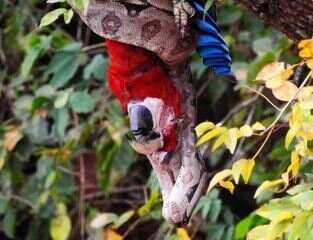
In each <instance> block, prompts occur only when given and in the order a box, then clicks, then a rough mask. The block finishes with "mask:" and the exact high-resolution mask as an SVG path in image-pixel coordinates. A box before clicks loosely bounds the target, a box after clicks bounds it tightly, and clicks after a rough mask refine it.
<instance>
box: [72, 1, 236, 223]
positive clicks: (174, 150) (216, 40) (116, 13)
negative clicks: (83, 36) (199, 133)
mask: <svg viewBox="0 0 313 240" xmlns="http://www.w3.org/2000/svg"><path fill="white" fill-rule="evenodd" d="M75 10H76V12H77V13H78V14H79V15H80V17H81V19H82V20H83V21H84V22H85V23H86V25H87V26H88V27H89V28H90V29H91V30H92V31H93V32H95V33H96V34H98V35H99V36H101V37H103V38H105V39H107V42H106V44H107V48H108V52H109V57H110V59H111V66H110V68H109V72H108V75H109V82H110V88H111V90H112V92H113V94H114V95H115V96H117V98H118V99H119V100H120V102H121V104H122V107H123V108H124V110H125V112H126V113H127V114H128V116H129V119H130V129H131V133H132V139H130V144H131V146H132V147H133V148H134V149H135V151H137V152H138V153H140V154H144V155H146V157H147V158H148V159H149V161H150V163H151V165H152V168H153V171H154V172H155V174H156V177H157V179H158V182H159V185H160V189H161V193H162V198H163V208H162V215H163V217H164V218H165V219H166V220H167V221H168V222H169V223H171V224H174V225H182V224H186V223H188V221H189V219H190V217H191V215H192V211H193V209H194V207H195V205H196V204H197V202H198V201H199V199H200V197H201V196H202V195H203V193H204V191H205V189H206V187H207V182H208V170H207V167H206V163H205V161H204V159H203V158H202V157H201V156H200V154H199V152H198V150H197V148H196V144H195V143H196V136H195V133H194V126H195V124H196V110H195V105H194V101H195V92H194V89H193V86H192V84H191V83H190V82H191V69H190V65H189V63H188V61H189V57H190V55H191V53H192V52H193V51H195V50H197V51H198V53H199V54H200V56H202V57H203V59H204V60H203V61H204V64H206V65H208V66H210V67H211V68H212V69H213V70H214V71H215V73H217V74H219V75H228V74H229V73H230V66H231V58H230V56H229V50H228V48H227V45H226V43H225V41H224V39H223V38H222V36H221V33H220V30H219V29H218V27H217V25H216V24H215V16H214V12H213V11H212V10H210V11H209V12H206V11H205V10H204V8H203V3H199V2H188V1H186V0H90V2H89V5H88V7H87V8H86V9H84V11H82V10H79V9H75ZM191 19H194V20H192V21H191ZM194 26H196V27H194ZM116 49H117V50H116ZM136 56H141V57H142V59H143V62H142V63H141V62H140V61H139V62H136V64H135V63H134V61H137V60H138V58H137V57H136ZM124 65H125V66H126V67H124ZM121 68H122V69H125V71H124V70H123V71H121V70H120V69H121ZM151 69H152V70H151ZM151 71H152V72H155V73H157V74H158V75H157V76H159V79H152V82H151V81H150V80H149V79H148V78H150V76H151V74H150V75H149V72H151ZM126 78H127V79H130V80H129V81H126V80H125V79H126ZM110 79H111V80H110ZM116 79H119V80H118V83H117V80H116ZM162 79H164V80H162ZM158 81H159V85H157V82H158ZM148 84H154V86H157V87H154V88H153V87H152V88H150V89H149V87H148V86H147V85H148ZM142 88H147V89H148V90H149V91H148V90H147V92H146V93H143V91H142ZM159 88H160V89H159ZM121 89H122V90H123V91H121ZM158 90H159V91H158ZM173 99H174V100H173ZM173 136H174V137H173ZM174 138H175V141H174V142H173V141H172V140H171V139H174Z"/></svg>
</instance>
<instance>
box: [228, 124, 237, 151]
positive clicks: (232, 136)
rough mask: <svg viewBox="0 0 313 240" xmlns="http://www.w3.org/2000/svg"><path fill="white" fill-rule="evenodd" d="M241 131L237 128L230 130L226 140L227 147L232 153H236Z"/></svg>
mask: <svg viewBox="0 0 313 240" xmlns="http://www.w3.org/2000/svg"><path fill="white" fill-rule="evenodd" d="M238 133H239V131H238V129H237V128H231V129H229V130H228V132H227V134H226V138H225V145H226V147H227V148H228V150H229V151H230V152H231V153H234V151H235V149H236V146H237V141H238V138H239V134H238Z"/></svg>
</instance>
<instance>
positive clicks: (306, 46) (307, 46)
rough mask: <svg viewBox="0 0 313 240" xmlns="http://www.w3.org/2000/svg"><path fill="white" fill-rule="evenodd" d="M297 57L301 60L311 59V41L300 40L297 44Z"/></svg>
mask: <svg viewBox="0 0 313 240" xmlns="http://www.w3.org/2000/svg"><path fill="white" fill-rule="evenodd" d="M298 48H299V49H300V52H299V56H300V57H302V58H313V39H306V40H302V41H301V42H300V43H299V44H298Z"/></svg>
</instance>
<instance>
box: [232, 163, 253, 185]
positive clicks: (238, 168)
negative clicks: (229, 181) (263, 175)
mask: <svg viewBox="0 0 313 240" xmlns="http://www.w3.org/2000/svg"><path fill="white" fill-rule="evenodd" d="M254 165H255V161H254V160H253V159H240V160H238V161H236V162H235V163H234V164H233V167H232V174H233V178H234V181H235V183H236V184H238V183H239V178H240V175H241V176H242V178H243V180H244V182H245V183H246V184H247V183H248V182H249V179H250V177H251V173H252V171H253V168H254Z"/></svg>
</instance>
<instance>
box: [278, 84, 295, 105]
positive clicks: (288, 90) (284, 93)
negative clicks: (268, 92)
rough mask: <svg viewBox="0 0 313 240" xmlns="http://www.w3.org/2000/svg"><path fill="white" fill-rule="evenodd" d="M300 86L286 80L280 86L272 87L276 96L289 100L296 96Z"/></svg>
mask: <svg viewBox="0 0 313 240" xmlns="http://www.w3.org/2000/svg"><path fill="white" fill-rule="evenodd" d="M297 91H298V87H297V86H296V85H295V84H293V83H292V82H290V81H285V82H284V83H283V84H282V85H281V86H280V87H278V88H274V89H272V92H273V95H274V97H275V98H277V99H278V100H281V101H286V102H288V101H289V100H291V99H292V98H294V97H295V95H296V93H297Z"/></svg>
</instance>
